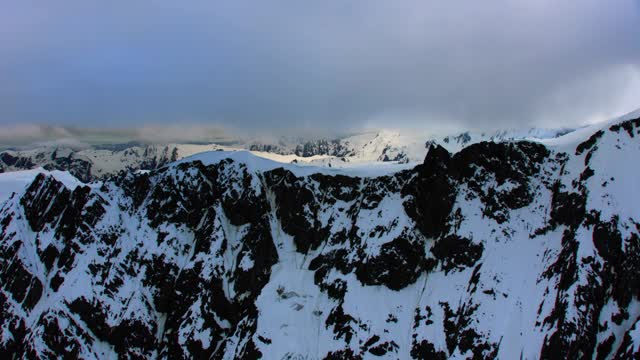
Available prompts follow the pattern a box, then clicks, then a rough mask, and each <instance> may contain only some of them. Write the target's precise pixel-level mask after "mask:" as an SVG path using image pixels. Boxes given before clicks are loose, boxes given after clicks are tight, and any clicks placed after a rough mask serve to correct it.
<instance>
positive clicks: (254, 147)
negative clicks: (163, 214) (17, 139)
mask: <svg viewBox="0 0 640 360" xmlns="http://www.w3.org/2000/svg"><path fill="white" fill-rule="evenodd" d="M570 131H572V130H567V129H562V130H542V129H530V130H527V131H497V132H494V133H469V132H464V133H460V134H456V135H447V136H441V137H433V136H428V135H421V134H415V133H411V132H400V131H389V130H384V131H377V132H367V133H363V134H358V135H353V136H349V137H342V138H335V139H317V140H291V139H287V138H282V139H281V140H279V141H277V142H275V143H264V142H257V141H246V142H240V143H238V144H236V145H234V146H229V145H220V144H164V145H143V144H140V143H128V144H113V145H104V144H102V145H99V146H94V147H91V148H88V149H82V150H76V149H73V148H70V147H62V146H46V147H37V148H33V149H28V150H14V151H12V150H6V151H3V152H0V172H9V171H16V170H28V169H34V168H38V167H42V168H44V169H45V170H62V171H69V172H70V173H71V174H72V175H74V176H75V177H76V178H78V179H80V180H82V181H84V182H89V181H92V180H99V179H105V178H107V177H109V176H113V175H117V174H119V173H121V172H123V171H125V172H126V171H132V170H152V169H157V168H160V167H162V166H165V165H167V164H168V163H171V162H173V161H176V160H179V159H182V158H184V157H186V156H190V155H193V154H196V153H198V152H203V151H210V150H227V151H228V150H249V151H252V152H253V153H255V154H257V155H258V156H261V157H266V158H270V159H274V160H278V161H286V162H290V161H295V162H300V163H308V164H312V165H317V166H328V167H348V166H353V165H363V164H367V163H377V162H397V163H415V164H417V163H419V162H421V161H422V160H423V159H424V156H425V155H426V153H427V149H428V147H429V146H430V145H431V144H438V145H441V146H443V147H444V148H446V149H447V150H448V151H451V152H456V151H459V150H460V149H462V148H463V147H465V146H467V145H470V144H473V143H477V142H481V141H495V142H503V141H511V140H522V139H530V140H540V139H548V138H554V137H558V136H561V135H564V134H566V133H568V132H570ZM278 155H281V156H278Z"/></svg>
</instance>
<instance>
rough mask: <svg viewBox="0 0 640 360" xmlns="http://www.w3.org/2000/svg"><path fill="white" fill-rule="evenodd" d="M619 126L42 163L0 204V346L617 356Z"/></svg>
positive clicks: (21, 353)
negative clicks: (353, 170)
mask: <svg viewBox="0 0 640 360" xmlns="http://www.w3.org/2000/svg"><path fill="white" fill-rule="evenodd" d="M639 131H640V119H635V120H627V121H624V122H620V123H617V124H614V125H612V126H610V127H606V128H604V129H602V130H601V131H598V132H596V133H595V134H593V135H591V134H589V135H591V136H590V137H589V135H588V136H586V137H585V139H584V141H581V142H577V143H576V144H575V145H572V146H569V145H564V146H554V147H545V146H544V145H541V144H539V143H531V142H507V143H488V142H483V143H478V144H474V145H471V146H469V147H467V148H465V149H463V150H462V151H460V152H458V153H456V154H450V153H449V152H447V151H446V150H445V149H444V148H441V147H438V146H433V147H432V148H431V149H430V150H429V153H428V155H427V157H426V158H425V160H424V163H423V164H422V165H419V166H417V167H416V168H414V169H412V170H406V171H401V172H397V173H393V174H390V175H385V176H379V177H371V176H365V177H355V176H347V175H340V174H334V173H327V172H324V173H323V172H317V173H313V172H312V171H309V170H300V169H303V168H297V167H295V166H292V165H291V166H287V167H286V168H278V167H277V166H276V165H273V164H272V163H268V162H267V161H266V160H257V159H254V158H252V157H248V156H247V155H246V154H240V153H233V154H231V153H229V154H226V153H215V154H212V155H211V156H210V157H208V155H203V156H200V157H198V158H194V159H191V160H184V161H182V162H179V163H176V164H172V165H170V166H168V167H164V168H161V169H159V170H154V171H151V172H149V173H145V174H133V173H128V174H126V175H122V176H120V177H117V178H113V179H111V180H108V181H105V182H104V183H94V184H92V185H89V186H79V187H77V188H75V189H69V188H66V187H65V186H64V185H63V184H62V183H61V182H59V181H57V180H56V179H55V178H54V177H51V176H44V175H40V176H38V177H37V178H36V179H35V180H34V181H33V183H32V184H31V185H30V186H29V187H28V188H27V189H26V190H25V191H24V192H23V193H20V194H17V195H16V196H14V197H13V198H11V199H10V200H8V201H7V202H6V203H5V204H4V206H3V208H2V210H1V211H0V279H2V281H1V283H0V284H1V289H0V309H1V312H0V327H1V328H2V331H0V353H1V354H2V355H3V356H4V357H7V356H8V355H9V354H15V355H17V356H18V357H24V358H50V357H52V356H53V354H58V355H65V356H69V357H80V358H100V359H103V358H141V359H146V358H170V359H180V358H185V359H186V358H216V359H217V358H220V359H222V358H225V359H231V358H243V359H247V358H249V359H250V358H260V357H264V358H275V359H315V358H333V359H347V358H348V359H351V358H373V357H383V358H390V359H396V358H420V359H422V358H434V359H446V358H504V359H512V358H529V359H532V358H593V357H594V356H595V358H621V359H623V358H633V357H634V356H636V357H637V356H638V354H639V352H638V351H639V350H638V346H639V345H640V324H639V323H638V320H639V317H640V301H639V299H640V237H639V234H640V220H639V219H638V210H639V209H640V207H639V206H638V200H640V190H638V185H637V184H638V180H639V179H640V176H638V171H637V170H636V169H635V164H637V159H638V156H640V142H639V139H640V137H639V136H638V135H639V134H640V132H639ZM226 155H228V158H226ZM265 164H266V165H265Z"/></svg>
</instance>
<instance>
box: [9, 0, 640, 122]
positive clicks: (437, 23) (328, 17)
mask: <svg viewBox="0 0 640 360" xmlns="http://www.w3.org/2000/svg"><path fill="white" fill-rule="evenodd" d="M132 3H135V4H132ZM639 24H640V6H639V3H638V1H630V0H619V1H618V0H615V1H609V2H604V1H598V0H581V1H577V0H567V1H562V2H559V1H550V0H540V1H515V0H512V1H508V0H497V1H490V2H478V1H448V2H443V1H418V0H411V1H404V0H399V1H382V0H369V1H358V0H354V1H338V0H328V1H323V2H300V1H289V0H273V1H262V2H249V1H216V2H211V1H200V0H196V1H189V2H172V1H160V0H154V1H146V2H130V1H120V0H115V1H111V2H102V3H98V2H93V1H80V0H62V1H60V2H58V3H56V4H53V3H48V4H44V3H37V2H35V1H34V2H31V1H20V2H18V1H12V3H11V4H10V5H9V6H5V9H4V11H3V12H2V13H0V55H1V56H0V78H1V79H2V84H1V85H0V122H2V123H5V124H8V123H9V124H11V123H19V122H22V123H26V122H41V123H42V122H44V123H47V124H62V123H64V124H73V125H82V126H88V127H96V126H103V125H105V124H106V123H107V122H109V123H110V124H115V125H117V126H132V124H137V123H149V122H155V123H164V124H167V123H168V124H175V123H177V122H180V121H189V122H194V121H195V122H198V121H211V122H215V123H218V124H223V125H226V126H230V127H244V128H270V129H285V128H296V129H300V128H307V129H309V128H314V127H327V126H331V127H340V128H357V127H361V126H379V125H385V124H391V125H394V126H403V125H407V126H416V125H424V126H437V124H438V123H441V122H443V121H446V122H448V123H452V122H453V123H458V124H460V126H465V127H495V126H505V125H508V126H528V125H534V124H543V125H553V124H559V125H572V124H576V123H584V122H585V121H590V120H594V119H596V118H600V117H604V116H611V115H614V114H616V113H621V112H626V111H630V110H633V108H635V107H640V41H638V39H640V26H638V25H639Z"/></svg>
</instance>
